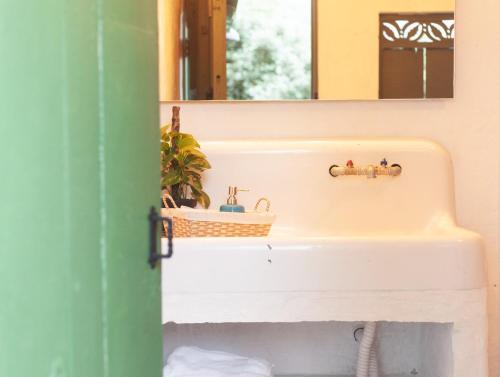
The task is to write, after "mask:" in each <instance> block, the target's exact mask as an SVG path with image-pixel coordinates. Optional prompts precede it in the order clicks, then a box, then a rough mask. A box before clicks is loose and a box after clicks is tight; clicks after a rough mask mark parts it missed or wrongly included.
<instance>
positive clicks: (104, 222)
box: [0, 0, 162, 377]
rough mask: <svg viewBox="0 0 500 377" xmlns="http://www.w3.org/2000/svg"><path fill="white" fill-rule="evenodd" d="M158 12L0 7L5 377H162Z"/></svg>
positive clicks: (52, 0)
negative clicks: (155, 252)
mask: <svg viewBox="0 0 500 377" xmlns="http://www.w3.org/2000/svg"><path fill="white" fill-rule="evenodd" d="M156 30H157V27H156V0H140V1H138V0H43V1H41V0H22V1H21V0H0V172H1V175H0V177H1V178H0V201H1V204H0V376H1V377H4V376H6V377H7V376H8V377H37V376H50V377H63V376H64V377H66V376H70V377H101V376H102V377H108V376H111V377H149V376H151V377H153V376H154V377H159V376H160V375H161V358H162V355H161V354H162V351H161V343H162V340H161V337H162V331H161V320H160V275H159V271H158V270H154V271H153V270H151V269H150V268H149V266H148V264H147V263H146V262H147V236H148V233H147V221H146V216H147V212H148V208H149V207H150V206H151V205H156V204H158V198H159V185H158V182H159V159H158V150H159V144H158V143H159V142H158V140H159V134H158V94H157V93H158V88H157V82H158V80H157V41H156V39H157V36H156V33H157V32H156Z"/></svg>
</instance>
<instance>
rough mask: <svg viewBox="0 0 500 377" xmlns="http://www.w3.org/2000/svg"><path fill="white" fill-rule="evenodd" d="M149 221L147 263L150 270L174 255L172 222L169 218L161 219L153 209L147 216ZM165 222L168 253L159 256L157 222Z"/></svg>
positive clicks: (153, 208)
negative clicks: (166, 225)
mask: <svg viewBox="0 0 500 377" xmlns="http://www.w3.org/2000/svg"><path fill="white" fill-rule="evenodd" d="M148 220H149V259H148V263H149V265H150V266H151V268H155V267H156V264H157V263H158V261H159V260H160V259H168V258H171V257H172V255H173V254H174V245H173V230H172V229H173V221H172V219H171V218H170V217H162V216H160V215H158V212H157V211H156V209H155V207H151V209H150V210H149V215H148ZM160 221H166V222H167V224H168V228H167V239H168V251H167V254H161V252H160V253H159V252H158V233H157V232H158V222H160Z"/></svg>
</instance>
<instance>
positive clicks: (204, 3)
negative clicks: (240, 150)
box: [158, 0, 455, 101]
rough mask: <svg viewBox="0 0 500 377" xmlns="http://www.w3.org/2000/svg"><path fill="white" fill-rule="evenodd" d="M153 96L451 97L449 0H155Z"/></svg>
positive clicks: (452, 37) (452, 30)
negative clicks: (156, 90) (156, 84)
mask: <svg viewBox="0 0 500 377" xmlns="http://www.w3.org/2000/svg"><path fill="white" fill-rule="evenodd" d="M158 1H159V3H158V10H159V27H160V41H159V44H160V97H161V100H162V101H172V100H304V99H326V100H358V99H359V100H373V99H384V98H452V97H453V81H454V80H453V78H454V40H455V22H454V13H453V12H454V0H421V1H418V2H417V1H401V0H377V1H371V0H272V1H270V0H158Z"/></svg>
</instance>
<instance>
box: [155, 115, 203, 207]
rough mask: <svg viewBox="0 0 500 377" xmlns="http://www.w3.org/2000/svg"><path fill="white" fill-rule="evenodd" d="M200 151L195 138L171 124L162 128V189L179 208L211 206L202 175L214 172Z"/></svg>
mask: <svg viewBox="0 0 500 377" xmlns="http://www.w3.org/2000/svg"><path fill="white" fill-rule="evenodd" d="M199 148H200V145H199V144H198V142H197V141H196V139H195V138H194V137H193V136H192V135H190V134H186V133H182V132H179V131H178V128H177V129H176V127H172V126H170V125H168V126H164V127H162V128H161V187H162V190H167V191H168V192H169V194H170V195H171V196H172V198H173V199H174V201H175V204H177V205H178V206H179V207H180V206H188V207H191V208H194V207H196V204H200V205H201V206H202V207H203V208H208V207H209V205H210V198H209V197H208V195H207V193H206V192H205V191H203V186H202V183H201V174H202V173H203V172H204V171H205V170H207V169H210V164H209V163H208V161H207V157H206V156H205V155H204V154H203V153H202V152H201V151H200V149H199Z"/></svg>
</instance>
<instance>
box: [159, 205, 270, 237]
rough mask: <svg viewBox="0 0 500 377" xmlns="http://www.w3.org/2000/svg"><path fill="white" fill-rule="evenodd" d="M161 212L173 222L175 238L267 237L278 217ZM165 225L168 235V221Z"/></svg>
mask: <svg viewBox="0 0 500 377" xmlns="http://www.w3.org/2000/svg"><path fill="white" fill-rule="evenodd" d="M172 202H173V201H172ZM162 212H163V213H162V214H163V215H164V216H167V217H172V219H173V236H174V237H265V236H267V235H268V234H269V231H270V230H271V226H272V224H273V222H274V219H275V218H276V216H275V215H273V214H271V213H269V212H250V213H226V212H218V211H208V210H192V209H184V208H164V209H162ZM204 218H206V219H204ZM163 226H164V228H165V232H167V228H168V225H167V222H163Z"/></svg>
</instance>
